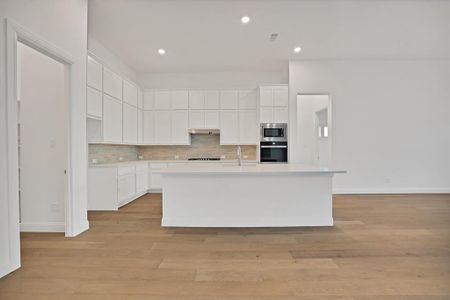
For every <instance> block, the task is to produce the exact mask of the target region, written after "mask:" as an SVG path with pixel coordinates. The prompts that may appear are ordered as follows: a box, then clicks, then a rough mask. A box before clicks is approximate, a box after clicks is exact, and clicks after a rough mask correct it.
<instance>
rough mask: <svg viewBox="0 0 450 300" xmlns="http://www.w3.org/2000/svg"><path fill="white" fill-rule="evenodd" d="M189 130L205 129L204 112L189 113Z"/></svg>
mask: <svg viewBox="0 0 450 300" xmlns="http://www.w3.org/2000/svg"><path fill="white" fill-rule="evenodd" d="M189 128H192V129H201V128H205V111H204V110H191V111H189Z"/></svg>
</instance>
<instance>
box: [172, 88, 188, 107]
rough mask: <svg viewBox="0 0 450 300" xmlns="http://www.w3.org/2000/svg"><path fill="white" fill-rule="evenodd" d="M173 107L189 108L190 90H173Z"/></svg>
mask: <svg viewBox="0 0 450 300" xmlns="http://www.w3.org/2000/svg"><path fill="white" fill-rule="evenodd" d="M171 101H172V109H188V107H189V93H188V91H172V92H171Z"/></svg>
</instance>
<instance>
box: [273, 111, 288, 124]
mask: <svg viewBox="0 0 450 300" xmlns="http://www.w3.org/2000/svg"><path fill="white" fill-rule="evenodd" d="M288 120H289V111H288V108H287V107H274V108H273V122H274V123H287V122H288Z"/></svg>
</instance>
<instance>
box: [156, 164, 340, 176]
mask: <svg viewBox="0 0 450 300" xmlns="http://www.w3.org/2000/svg"><path fill="white" fill-rule="evenodd" d="M263 173H270V174H274V173H297V174H298V173H302V174H336V173H346V171H344V170H332V169H330V168H326V167H319V166H313V165H301V164H258V163H245V162H244V163H243V164H242V166H238V165H237V163H236V162H234V163H233V164H231V163H228V164H227V163H223V164H217V163H216V164H180V165H173V166H169V167H168V168H166V169H164V170H162V171H161V174H263Z"/></svg>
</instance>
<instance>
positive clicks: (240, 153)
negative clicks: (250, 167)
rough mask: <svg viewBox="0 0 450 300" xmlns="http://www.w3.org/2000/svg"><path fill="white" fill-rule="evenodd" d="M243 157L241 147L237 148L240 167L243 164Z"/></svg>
mask: <svg viewBox="0 0 450 300" xmlns="http://www.w3.org/2000/svg"><path fill="white" fill-rule="evenodd" d="M241 156H242V151H241V146H238V147H237V157H238V166H241V165H242V162H241V160H242V157H241Z"/></svg>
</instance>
